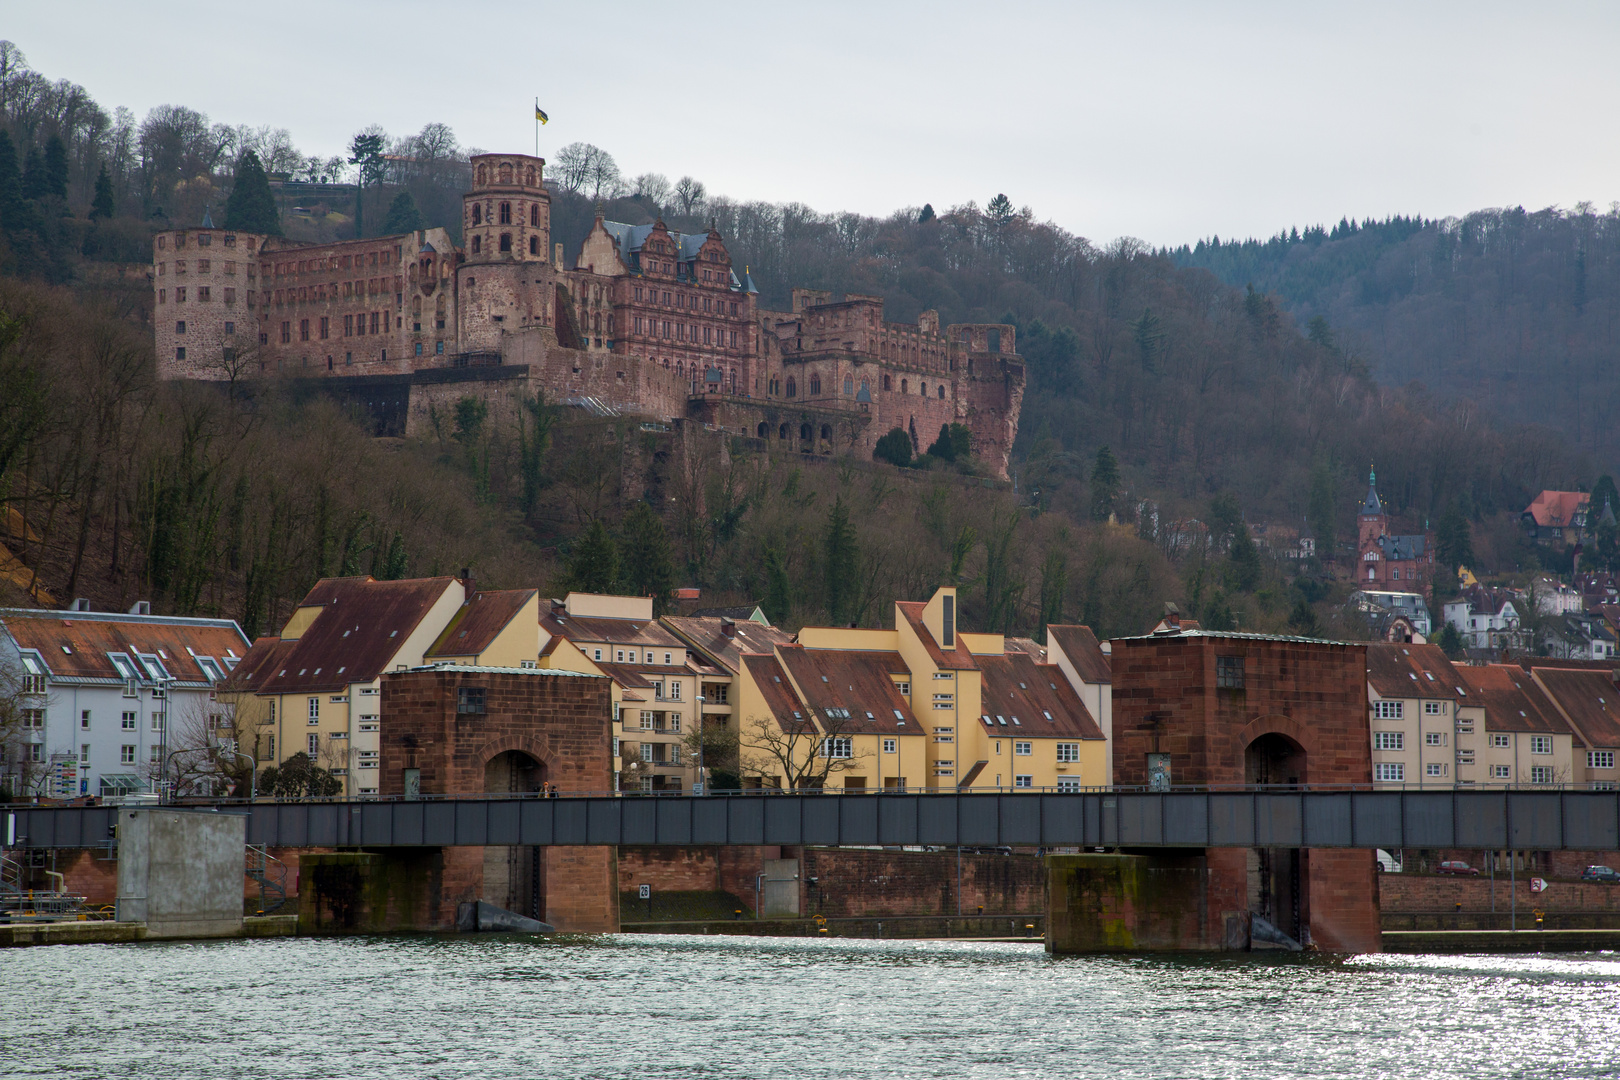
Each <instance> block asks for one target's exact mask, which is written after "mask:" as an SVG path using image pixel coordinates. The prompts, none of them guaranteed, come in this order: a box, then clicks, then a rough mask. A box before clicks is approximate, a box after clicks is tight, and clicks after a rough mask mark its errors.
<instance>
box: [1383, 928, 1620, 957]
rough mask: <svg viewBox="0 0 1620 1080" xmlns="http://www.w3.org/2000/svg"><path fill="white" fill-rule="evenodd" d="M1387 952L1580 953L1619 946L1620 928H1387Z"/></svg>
mask: <svg viewBox="0 0 1620 1080" xmlns="http://www.w3.org/2000/svg"><path fill="white" fill-rule="evenodd" d="M1383 938H1384V951H1385V952H1386V953H1402V954H1408V955H1410V954H1422V955H1453V956H1454V955H1458V954H1462V953H1582V952H1614V951H1617V950H1620V930H1518V931H1513V930H1386V931H1384V934H1383Z"/></svg>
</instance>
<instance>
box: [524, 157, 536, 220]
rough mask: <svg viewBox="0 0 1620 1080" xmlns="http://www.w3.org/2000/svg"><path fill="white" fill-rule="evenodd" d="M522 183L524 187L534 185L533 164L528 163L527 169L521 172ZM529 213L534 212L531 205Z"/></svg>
mask: <svg viewBox="0 0 1620 1080" xmlns="http://www.w3.org/2000/svg"><path fill="white" fill-rule="evenodd" d="M523 183H524V185H525V186H526V187H534V166H533V165H530V166H529V167H528V169H526V170H525V171H524V173H523ZM529 213H531V214H533V213H534V208H533V207H530V209H529Z"/></svg>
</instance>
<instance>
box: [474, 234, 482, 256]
mask: <svg viewBox="0 0 1620 1080" xmlns="http://www.w3.org/2000/svg"><path fill="white" fill-rule="evenodd" d="M483 250H484V238H483V237H482V236H475V237H473V254H474V255H477V254H479V253H480V252H482V251H483Z"/></svg>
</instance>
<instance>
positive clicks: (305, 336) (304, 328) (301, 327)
mask: <svg viewBox="0 0 1620 1080" xmlns="http://www.w3.org/2000/svg"><path fill="white" fill-rule="evenodd" d="M298 340H299V341H308V340H309V320H308V319H299V320H298Z"/></svg>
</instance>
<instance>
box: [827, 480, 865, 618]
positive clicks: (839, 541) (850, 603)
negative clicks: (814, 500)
mask: <svg viewBox="0 0 1620 1080" xmlns="http://www.w3.org/2000/svg"><path fill="white" fill-rule="evenodd" d="M859 553H860V552H859V545H858V543H857V541H856V537H855V526H854V525H853V524H852V523H851V522H850V520H849V507H847V506H845V505H844V497H843V496H842V495H840V496H838V498H837V499H836V500H834V502H833V505H832V508H831V509H830V510H828V511H827V527H826V529H825V531H824V532H823V533H822V558H823V560H824V561H823V564H822V569H823V572H824V573H825V579H824V580H825V585H826V588H825V596H826V606H827V618H828V620H829V622H830V623H831V624H832V625H833V626H843V625H844V624H846V623H848V622H850V621H852V620H853V619H854V618H855V616H856V614H857V612H855V611H854V610H853V609H854V606H855V597H856V594H857V592H858V582H857V580H856V578H857V575H858V574H859V563H858V559H859Z"/></svg>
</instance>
